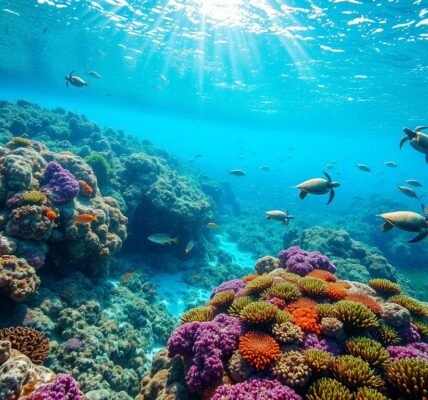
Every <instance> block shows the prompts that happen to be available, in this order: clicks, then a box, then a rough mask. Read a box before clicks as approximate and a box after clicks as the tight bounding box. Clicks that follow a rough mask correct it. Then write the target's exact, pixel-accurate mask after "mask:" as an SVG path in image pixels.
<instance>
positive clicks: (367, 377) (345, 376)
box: [331, 355, 383, 389]
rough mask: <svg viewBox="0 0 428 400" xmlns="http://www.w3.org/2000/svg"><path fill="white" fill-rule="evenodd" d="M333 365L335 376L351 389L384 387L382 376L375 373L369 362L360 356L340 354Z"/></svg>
mask: <svg viewBox="0 0 428 400" xmlns="http://www.w3.org/2000/svg"><path fill="white" fill-rule="evenodd" d="M331 365H332V370H333V374H334V376H335V378H336V379H338V380H339V381H340V382H342V383H343V384H344V385H346V386H347V387H349V388H350V389H358V388H359V387H361V386H368V387H372V388H375V389H378V388H381V387H383V381H382V379H381V377H380V376H378V375H376V374H375V372H374V371H373V370H372V369H371V368H370V365H369V363H367V362H365V361H364V360H362V359H361V358H359V357H354V356H350V355H345V356H339V357H336V358H335V359H334V360H333V361H332V363H331Z"/></svg>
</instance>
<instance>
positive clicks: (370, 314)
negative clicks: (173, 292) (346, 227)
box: [141, 248, 428, 400]
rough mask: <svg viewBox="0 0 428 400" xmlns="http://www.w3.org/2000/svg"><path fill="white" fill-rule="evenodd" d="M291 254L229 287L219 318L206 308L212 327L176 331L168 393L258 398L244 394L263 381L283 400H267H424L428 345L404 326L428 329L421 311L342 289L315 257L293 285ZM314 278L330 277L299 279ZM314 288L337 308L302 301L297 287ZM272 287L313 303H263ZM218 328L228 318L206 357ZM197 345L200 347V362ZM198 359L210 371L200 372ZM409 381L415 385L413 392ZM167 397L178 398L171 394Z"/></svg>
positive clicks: (317, 297) (362, 290) (348, 286)
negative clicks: (178, 371) (331, 291)
mask: <svg viewBox="0 0 428 400" xmlns="http://www.w3.org/2000/svg"><path fill="white" fill-rule="evenodd" d="M294 252H296V248H292V249H290V250H286V251H283V252H281V255H280V257H279V258H280V260H281V258H282V261H281V267H280V268H277V269H275V270H272V271H270V272H268V273H266V272H265V273H263V274H261V275H259V274H257V275H255V276H254V275H250V276H248V275H247V276H244V277H243V278H242V279H241V283H243V284H244V286H243V287H242V284H238V283H237V282H236V280H235V281H234V282H233V287H239V289H238V291H237V292H234V294H235V296H236V297H235V299H234V300H233V301H232V304H231V305H230V306H229V307H228V308H227V309H226V311H225V308H222V309H221V311H217V310H216V309H215V308H214V309H213V315H212V316H211V319H212V320H211V321H208V322H190V323H184V324H183V325H182V326H181V327H180V328H178V330H177V331H176V332H175V333H174V334H173V335H172V337H171V339H170V342H169V356H170V357H171V358H172V359H171V361H170V362H180V363H181V364H180V365H182V366H183V369H184V371H183V375H182V376H181V377H177V379H176V381H170V382H169V384H170V385H175V386H176V387H177V385H178V386H179V385H182V384H183V382H184V383H186V387H187V388H188V390H189V393H190V396H193V397H194V398H195V399H203V398H207V397H208V398H214V399H239V398H245V399H247V398H248V399H252V398H256V397H254V396H255V395H254V394H253V389H252V388H254V387H256V386H257V387H259V385H261V381H267V382H269V384H270V385H273V386H272V388H273V387H274V388H278V389H280V388H281V389H282V390H283V391H285V392H284V394H282V393H281V392H278V393H276V392H272V393H270V392H269V390H270V387H269V388H266V389H265V388H263V389H261V390H262V391H263V396H264V395H266V396H267V397H266V398H269V399H282V398H285V399H286V398H289V397H287V396H291V398H295V397H293V396H300V398H305V399H313V400H319V399H322V400H324V399H325V400H330V399H347V400H352V399H379V400H385V399H390V400H400V399H401V398H404V397H405V398H409V399H419V400H420V399H423V398H424V396H426V393H425V392H426V371H427V368H428V364H427V362H428V361H426V358H425V357H426V356H425V354H426V352H427V351H428V343H426V342H424V341H423V336H422V335H421V332H420V331H419V329H418V327H417V325H415V324H413V323H412V322H411V321H412V318H413V319H414V320H416V319H418V320H419V321H421V320H422V321H423V323H424V324H425V323H426V322H427V321H426V319H427V316H426V315H425V308H424V304H423V303H421V302H418V301H417V300H415V299H413V298H411V297H408V296H403V295H398V296H397V295H395V296H392V297H390V298H388V297H386V298H385V299H384V298H383V297H380V296H376V293H375V291H374V290H373V289H371V288H370V287H369V286H367V285H364V284H359V283H356V282H353V281H346V282H344V281H341V280H340V279H339V278H338V277H337V276H336V275H334V273H333V272H332V271H328V269H331V265H332V264H331V262H330V261H329V259H328V258H326V257H324V256H321V255H319V254H316V259H317V260H319V262H318V263H315V265H314V268H304V269H303V268H300V267H296V268H295V269H294V272H296V271H297V272H298V273H299V275H301V277H298V278H297V279H296V276H295V274H293V273H292V274H290V273H289V264H287V262H288V260H289V259H288V257H287V256H286V257H284V254H293V253H294ZM305 253H306V252H304V251H303V250H301V249H299V250H298V257H299V261H298V262H297V261H296V262H297V263H300V264H302V263H305V264H309V265H310V263H309V262H308V261H305V257H306V258H307V257H308V254H310V253H306V254H305ZM295 260H297V258H296V259H295ZM291 265H293V266H295V265H296V264H295V263H294V262H292V264H291ZM329 266H330V267H329ZM315 267H316V268H315ZM313 270H324V271H328V274H324V275H322V274H319V273H318V275H317V276H309V277H307V276H306V274H310V273H311V272H312V271H313ZM323 278H324V279H323ZM313 281H316V282H317V284H318V282H321V283H322V284H323V285H326V286H325V287H327V286H328V285H329V284H334V285H338V286H337V287H340V288H341V289H342V290H343V291H344V295H345V299H341V298H336V297H334V296H329V295H328V292H327V293H326V292H325V291H324V290H322V291H319V290H318V289H317V290H316V291H312V289H310V290H309V291H308V289H307V287H304V285H302V282H310V284H309V286H310V285H311V284H312V282H313ZM280 285H290V286H294V287H295V288H299V289H300V290H303V291H304V293H305V294H311V295H312V297H305V296H301V297H297V299H296V298H287V297H286V296H284V297H283V298H282V299H280V298H278V297H274V296H271V294H272V293H274V289H275V287H280ZM305 285H306V283H305ZM230 287H231V284H230V283H228V284H226V285H224V286H223V288H224V289H226V291H223V292H222V291H221V290H220V291H219V292H218V293H219V294H221V293H226V292H227V290H228V289H229V288H230ZM320 287H321V286H320ZM229 290H231V289H229ZM280 292H282V290H278V293H280ZM213 293H216V289H214V291H213ZM232 293H233V291H232V290H231V294H232ZM217 295H218V294H217ZM214 296H216V295H214ZM348 296H349V298H348ZM214 298H215V297H214ZM391 301H396V303H392V302H391ZM398 303H399V304H398ZM406 305H408V306H409V308H410V309H411V311H409V310H407V309H406ZM205 307H206V306H205ZM404 310H406V311H404ZM220 312H221V313H220ZM224 313H226V314H227V313H232V314H233V316H234V317H226V315H225V314H224ZM383 316H385V318H384V317H383ZM395 317H396V318H397V321H396V320H394V318H395ZM217 318H221V319H224V318H233V323H232V326H233V329H232V330H233V333H234V335H233V340H230V341H229V342H228V344H227V345H226V346H221V345H220V346H219V347H218V351H219V352H221V353H220V355H218V353H217V354H215V353H214V351H213V349H212V346H213V343H218V341H219V339H216V338H217V337H220V336H221V335H219V334H218V333H217V332H219V329H218V328H216V326H217V322H216V320H217ZM279 319H283V321H279ZM207 329H212V331H213V332H216V334H215V335H214V339H213V338H212V337H210V338H209V339H208V338H207V339H205V331H206V330H207ZM217 335H219V336H217ZM208 336H209V335H208ZM216 340H217V342H216ZM393 342H394V343H395V344H392V343H393ZM200 343H205V344H206V348H205V349H204V352H203V351H202V350H201V348H200V347H199V346H200ZM199 353H202V355H199ZM174 356H175V357H174ZM178 356H179V357H178ZM206 357H208V358H209V359H210V360H211V361H210V362H207V361H206V360H207V358H206ZM198 367H199V368H205V369H204V372H205V373H203V372H198V374H195V369H198ZM164 374H168V376H169V377H171V375H170V374H169V370H168V369H167V370H166V371H164ZM194 375H195V376H196V377H197V384H195V381H194V380H193V376H194ZM184 376H185V378H184ZM412 376H414V378H412ZM410 381H412V382H414V386H412V387H411V388H409V382H410ZM273 382H274V383H273ZM272 390H273V389H272ZM275 390H276V389H275ZM266 393H270V394H269V395H267V394H266ZM274 393H275V394H274ZM285 393H287V394H285ZM141 395H142V394H141ZM170 395H171V398H172V399H174V398H176V397H174V394H173V393H171V392H170ZM242 396H243V397H242ZM269 396H270V397H269ZM281 396H282V397H281ZM402 396H404V397H402ZM406 396H407V397H406ZM189 398H191V397H189ZM257 398H259V397H257ZM262 398H264V397H262ZM298 398H299V397H298ZM142 399H149V397H147V396H143V397H142ZM150 399H155V400H156V399H159V400H160V399H161V397H156V396H153V397H150Z"/></svg>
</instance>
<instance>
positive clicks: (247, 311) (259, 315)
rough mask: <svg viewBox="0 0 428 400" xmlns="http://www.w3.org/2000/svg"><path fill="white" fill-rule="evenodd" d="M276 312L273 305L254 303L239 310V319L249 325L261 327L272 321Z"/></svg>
mask: <svg viewBox="0 0 428 400" xmlns="http://www.w3.org/2000/svg"><path fill="white" fill-rule="evenodd" d="M277 312H278V308H277V307H275V306H274V305H273V304H270V303H264V302H262V301H255V302H253V303H250V304H248V305H247V306H245V307H244V308H243V309H242V310H241V312H240V314H239V318H240V319H241V320H242V321H244V322H245V323H247V324H250V325H262V324H266V323H268V322H271V321H273V319H274V318H275V316H276V313H277Z"/></svg>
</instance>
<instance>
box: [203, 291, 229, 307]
mask: <svg viewBox="0 0 428 400" xmlns="http://www.w3.org/2000/svg"><path fill="white" fill-rule="evenodd" d="M234 298H235V292H234V291H233V290H226V291H224V292H220V293H217V294H216V295H215V296H214V297H213V298H212V299H211V300H210V301H209V303H208V304H209V305H211V306H213V307H220V308H221V307H229V306H230V305H231V304H232V302H233V300H234Z"/></svg>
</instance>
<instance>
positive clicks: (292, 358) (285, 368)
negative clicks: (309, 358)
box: [271, 351, 311, 388]
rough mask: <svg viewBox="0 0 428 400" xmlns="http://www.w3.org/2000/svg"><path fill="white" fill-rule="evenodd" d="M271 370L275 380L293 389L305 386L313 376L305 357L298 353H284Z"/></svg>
mask: <svg viewBox="0 0 428 400" xmlns="http://www.w3.org/2000/svg"><path fill="white" fill-rule="evenodd" d="M271 370H272V374H273V376H274V377H275V378H277V379H278V380H279V381H280V382H282V383H284V384H285V385H288V386H291V387H293V388H294V387H296V388H297V387H302V386H304V385H305V384H306V382H308V380H309V378H310V376H311V370H310V368H309V366H308V365H307V364H306V361H305V357H304V356H303V355H302V354H301V353H300V352H298V351H288V352H285V353H282V354H281V356H280V357H279V359H278V360H277V361H275V363H274V364H273V365H272V368H271Z"/></svg>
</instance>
